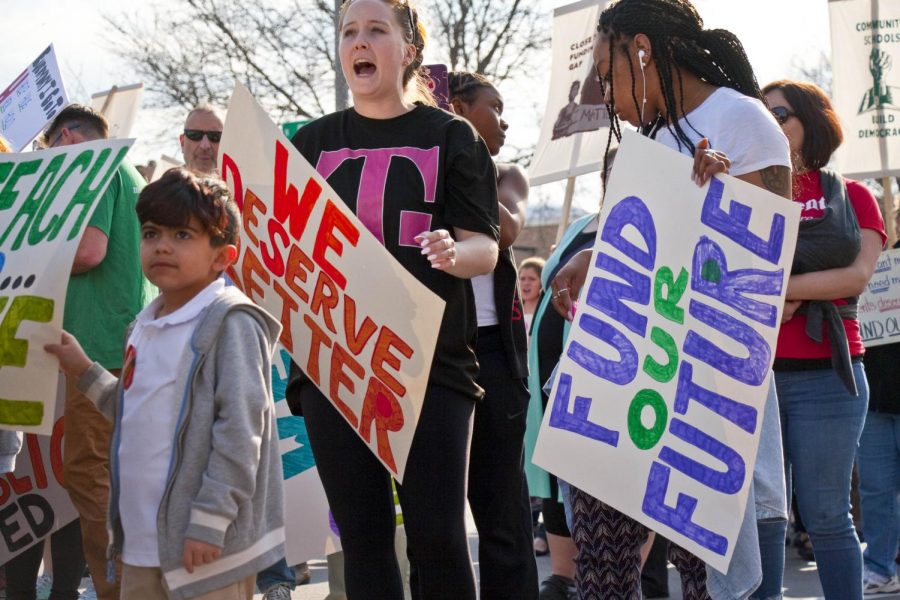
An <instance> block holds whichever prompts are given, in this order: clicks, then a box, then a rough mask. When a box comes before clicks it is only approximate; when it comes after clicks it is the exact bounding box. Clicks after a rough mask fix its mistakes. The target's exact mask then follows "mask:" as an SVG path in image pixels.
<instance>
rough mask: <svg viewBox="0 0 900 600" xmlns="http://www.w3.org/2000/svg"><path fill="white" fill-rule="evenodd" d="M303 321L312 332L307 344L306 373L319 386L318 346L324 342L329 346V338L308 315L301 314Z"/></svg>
mask: <svg viewBox="0 0 900 600" xmlns="http://www.w3.org/2000/svg"><path fill="white" fill-rule="evenodd" d="M303 322H304V323H306V326H307V327H309V330H310V331H311V332H312V340H311V341H310V344H309V358H308V359H307V361H306V374H307V375H308V376H309V378H310V379H312V381H313V383H315V384H316V385H317V386H319V387H321V386H320V384H319V381H320V380H321V377H319V348H320V347H321V346H322V345H323V344H324V345H325V347H327V348H331V340H330V339H329V338H328V334H327V333H325V332H324V331H322V328H321V327H319V326H318V325H316V322H315V321H313V320H312V317H310V316H309V315H303Z"/></svg>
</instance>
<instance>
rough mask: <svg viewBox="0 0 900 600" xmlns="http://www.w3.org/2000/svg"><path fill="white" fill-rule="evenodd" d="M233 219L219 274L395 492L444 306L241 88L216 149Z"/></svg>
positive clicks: (232, 101)
mask: <svg viewBox="0 0 900 600" xmlns="http://www.w3.org/2000/svg"><path fill="white" fill-rule="evenodd" d="M219 152H220V154H219V164H220V165H222V169H221V170H222V175H223V178H224V179H225V180H226V181H227V182H228V185H229V188H231V190H232V192H233V193H234V195H235V198H237V199H238V205H239V206H240V207H241V210H242V213H243V228H242V230H241V252H240V256H239V257H238V261H237V263H236V265H235V268H234V269H231V270H230V271H229V275H230V276H231V277H232V279H233V280H234V282H235V283H236V284H237V285H238V286H239V287H240V288H241V289H242V290H243V291H244V293H246V294H247V296H248V297H249V298H250V299H251V300H253V301H254V302H256V303H257V304H259V305H260V306H262V307H264V308H265V309H266V310H268V311H269V312H271V313H272V314H273V315H276V316H278V317H279V318H280V319H281V324H282V326H283V327H284V329H283V331H282V334H281V343H282V344H283V345H284V347H285V349H287V350H288V352H290V354H291V356H292V357H293V358H294V360H295V361H296V362H297V364H298V365H299V366H300V367H301V368H302V369H303V370H304V372H305V373H306V374H307V375H308V376H309V378H310V380H312V381H313V382H314V383H315V384H316V386H318V388H319V389H320V390H321V391H322V393H323V394H324V395H325V396H327V397H328V398H329V399H330V400H331V402H332V403H334V405H335V407H336V408H337V409H338V411H339V412H340V413H341V414H342V415H343V416H344V418H345V419H346V420H347V423H348V424H349V425H350V426H352V427H353V429H354V430H355V431H356V432H357V434H358V435H359V436H360V437H361V438H362V439H363V441H365V442H366V444H367V445H368V446H369V448H370V449H371V450H372V452H373V453H374V454H375V455H376V456H377V457H378V459H379V460H380V461H381V462H382V463H383V464H384V465H385V467H387V469H388V470H389V471H390V472H391V474H392V475H393V476H394V477H395V478H396V479H397V480H398V481H401V480H402V477H403V471H404V468H405V466H406V459H407V456H408V455H409V448H410V446H411V445H412V439H413V434H414V433H415V429H416V424H417V423H418V420H419V415H420V414H421V411H422V401H423V399H424V397H425V387H426V385H427V383H428V374H429V371H430V368H431V360H432V357H433V355H434V348H435V344H436V341H437V333H438V325H439V324H440V322H441V319H442V318H443V311H444V301H443V300H441V299H440V298H438V297H437V296H436V295H435V294H434V293H432V292H431V291H430V290H428V288H426V287H425V286H424V285H423V284H421V283H419V282H418V281H417V280H416V279H415V278H414V277H413V276H412V275H410V274H409V272H408V271H406V269H404V267H403V266H402V265H401V264H400V263H399V262H397V261H396V260H395V259H394V258H393V257H392V256H391V255H390V254H389V253H388V251H387V250H386V249H385V248H384V247H383V246H382V245H381V244H380V243H379V242H378V240H377V239H376V238H375V237H374V236H373V235H372V234H371V233H370V232H369V230H368V229H366V227H365V226H364V225H363V224H362V222H361V221H359V219H357V218H356V215H355V214H353V212H352V211H351V210H350V209H349V208H347V205H346V204H344V202H343V201H342V200H341V199H340V198H339V197H338V196H337V194H335V193H334V191H333V190H332V189H331V188H330V186H329V185H328V183H327V182H326V181H325V179H324V178H322V177H321V176H320V175H319V174H318V173H316V171H315V169H313V167H312V166H311V165H310V164H309V163H308V162H307V161H306V160H305V159H304V158H303V156H302V155H301V154H300V153H299V152H298V151H297V150H296V149H295V148H294V147H293V145H291V143H290V142H289V141H288V139H287V138H286V137H285V136H284V134H283V133H282V132H281V130H280V128H278V127H277V126H276V125H275V124H274V123H272V121H271V119H269V117H268V115H267V114H266V113H265V111H264V110H263V109H262V107H260V106H259V104H257V103H256V101H255V100H254V99H253V97H252V96H251V95H250V92H249V91H247V89H246V88H244V87H243V86H241V85H237V86H236V87H235V91H234V94H233V95H232V97H231V102H230V103H229V106H228V117H227V120H226V122H225V129H224V132H223V135H222V141H221V144H220V145H219Z"/></svg>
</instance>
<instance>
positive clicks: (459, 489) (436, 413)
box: [299, 383, 475, 600]
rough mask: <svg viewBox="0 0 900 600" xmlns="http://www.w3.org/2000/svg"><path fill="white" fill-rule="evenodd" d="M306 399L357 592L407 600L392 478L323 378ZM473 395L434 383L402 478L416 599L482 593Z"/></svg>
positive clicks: (305, 390)
mask: <svg viewBox="0 0 900 600" xmlns="http://www.w3.org/2000/svg"><path fill="white" fill-rule="evenodd" d="M299 396H300V403H301V405H302V407H303V416H304V418H305V419H306V427H307V431H308V433H309V441H310V444H311V446H312V450H313V454H314V455H315V458H316V466H317V467H318V469H319V476H320V477H321V479H322V485H323V486H324V487H325V494H326V496H327V497H328V503H329V505H330V507H331V512H332V514H333V515H334V520H335V523H337V526H338V530H339V531H340V536H341V545H342V546H343V549H344V578H345V581H346V590H347V597H348V599H349V600H367V599H372V600H402V599H403V586H402V583H401V579H400V570H399V567H398V566H397V557H396V554H395V551H394V528H395V522H396V513H395V509H394V501H393V494H392V492H391V477H390V475H389V474H388V472H387V470H386V469H385V468H384V467H383V466H382V465H381V463H380V462H379V461H378V459H377V458H376V457H375V455H374V454H372V451H371V450H369V448H368V447H367V446H366V445H365V443H364V442H363V441H362V440H361V439H360V437H359V436H358V435H357V434H356V432H354V431H353V429H352V428H351V427H350V426H349V425H348V424H347V422H346V421H345V420H344V418H343V417H342V416H341V415H340V413H338V411H337V410H336V409H335V408H334V407H333V406H332V404H331V403H330V402H329V401H328V399H327V398H325V397H324V396H323V395H322V394H321V393H320V392H319V391H318V390H317V389H316V387H315V386H314V385H312V384H310V383H307V384H305V385H302V386H300V389H299ZM474 407H475V404H474V402H473V400H472V399H471V398H468V397H466V396H463V395H462V394H460V393H458V392H455V391H453V390H449V389H446V388H441V387H436V386H429V388H428V390H427V392H426V394H425V403H424V405H423V408H422V414H421V416H420V417H419V424H418V426H417V428H416V433H415V437H414V438H413V443H412V447H411V449H410V453H409V459H408V460H407V463H406V472H405V473H404V477H403V485H398V486H397V490H398V494H399V496H400V505H401V507H402V510H403V523H404V527H405V528H406V537H407V548H408V554H409V558H410V563H411V565H412V566H413V567H414V569H415V572H416V574H417V577H416V581H415V582H414V585H415V587H416V588H417V589H413V590H412V593H413V597H414V598H423V599H428V600H434V599H438V600H439V599H442V598H446V599H448V600H449V599H454V600H456V599H459V600H475V575H474V572H473V571H472V561H471V558H470V557H469V545H468V540H467V537H466V527H465V504H466V459H467V455H468V449H469V436H470V429H471V422H472V412H473V410H474Z"/></svg>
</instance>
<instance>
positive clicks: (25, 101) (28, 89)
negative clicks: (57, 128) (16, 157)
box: [0, 44, 69, 151]
mask: <svg viewBox="0 0 900 600" xmlns="http://www.w3.org/2000/svg"><path fill="white" fill-rule="evenodd" d="M68 103H69V96H68V95H67V94H66V88H65V86H64V85H63V80H62V76H61V75H60V73H59V65H58V64H57V62H56V53H55V52H54V51H53V44H50V45H49V46H47V49H46V50H44V51H43V52H41V54H40V56H38V57H37V58H36V59H35V60H34V62H32V63H31V64H30V65H28V67H26V68H25V70H24V71H22V73H21V74H20V75H19V76H18V77H16V78H15V80H13V82H12V83H11V84H10V85H9V87H7V88H6V89H5V90H3V91H2V92H0V135H2V136H3V137H5V138H6V139H7V141H9V143H10V145H11V146H12V147H13V148H14V149H15V150H17V151H20V150H22V149H23V148H25V146H27V145H28V143H29V142H30V141H31V140H33V139H34V138H35V137H36V136H37V134H38V133H40V132H41V130H42V129H43V128H44V125H46V124H47V123H48V122H49V121H50V120H51V119H52V118H53V117H54V116H56V113H58V112H59V111H61V110H62V109H63V108H64V107H65V106H66V105H67V104H68Z"/></svg>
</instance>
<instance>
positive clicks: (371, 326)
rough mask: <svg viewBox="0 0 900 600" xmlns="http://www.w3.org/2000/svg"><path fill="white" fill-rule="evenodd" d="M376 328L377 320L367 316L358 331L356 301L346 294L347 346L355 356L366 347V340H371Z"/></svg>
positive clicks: (345, 332)
mask: <svg viewBox="0 0 900 600" xmlns="http://www.w3.org/2000/svg"><path fill="white" fill-rule="evenodd" d="M376 329H378V325H376V324H375V321H373V320H372V319H370V318H369V317H366V318H365V319H364V320H363V322H362V325H360V326H359V331H356V301H354V300H353V298H351V297H350V296H346V295H345V296H344V336H345V337H346V338H347V346H348V347H349V348H350V352H352V353H353V354H354V355H355V356H359V353H360V352H362V350H363V348H365V347H366V342H368V341H369V338H371V337H372V334H373V333H375V330H376Z"/></svg>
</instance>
